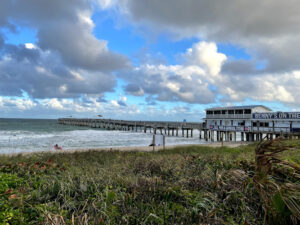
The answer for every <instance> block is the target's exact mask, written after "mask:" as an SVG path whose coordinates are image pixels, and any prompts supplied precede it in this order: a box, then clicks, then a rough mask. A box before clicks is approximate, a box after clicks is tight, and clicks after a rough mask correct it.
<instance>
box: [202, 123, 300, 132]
mask: <svg viewBox="0 0 300 225" xmlns="http://www.w3.org/2000/svg"><path fill="white" fill-rule="evenodd" d="M208 128H209V129H210V130H216V131H240V132H264V133H267V132H270V133H280V132H283V133H291V132H299V131H300V129H299V131H297V129H293V130H292V131H291V129H290V127H274V128H273V127H251V126H218V125H210V126H209V127H208Z"/></svg>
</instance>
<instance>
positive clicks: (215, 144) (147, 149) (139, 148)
mask: <svg viewBox="0 0 300 225" xmlns="http://www.w3.org/2000/svg"><path fill="white" fill-rule="evenodd" d="M248 144H249V143H248V142H224V143H223V146H224V147H230V148H236V147H239V146H241V145H248ZM187 146H208V147H222V143H221V142H209V143H205V144H186V145H169V146H166V147H165V149H173V148H177V147H187ZM163 149H164V148H163V147H162V146H155V148H154V149H153V147H150V146H127V147H104V148H86V149H63V150H54V149H53V150H50V151H49V150H46V151H35V152H22V153H12V154H0V155H5V156H14V155H20V154H21V155H30V154H34V153H53V154H57V153H75V152H88V151H122V152H132V151H137V152H152V151H153V150H154V151H159V150H163Z"/></svg>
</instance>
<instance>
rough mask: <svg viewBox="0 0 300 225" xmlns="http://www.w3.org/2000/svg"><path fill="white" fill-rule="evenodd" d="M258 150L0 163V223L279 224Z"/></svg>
mask: <svg viewBox="0 0 300 225" xmlns="http://www.w3.org/2000/svg"><path fill="white" fill-rule="evenodd" d="M290 144H291V145H293V146H294V147H295V148H296V149H297V148H298V149H300V142H299V141H290ZM256 145H257V144H250V145H245V146H240V147H237V148H229V147H214V148H213V147H208V146H188V147H175V148H173V149H167V150H162V151H158V152H139V151H132V152H122V151H92V150H91V151H86V152H75V153H65V152H62V153H57V154H53V153H36V154H28V155H21V154H20V155H14V156H0V224H263V222H264V220H265V223H266V224H274V218H272V217H271V216H268V215H267V218H266V213H265V211H264V210H263V201H262V200H261V198H260V195H259V193H258V192H257V190H256V189H255V187H254V184H253V180H252V177H253V176H254V173H255V163H254V160H255V148H256ZM133 150H134V149H133ZM282 154H283V155H282V157H284V159H285V160H287V161H289V162H294V163H296V164H297V163H298V164H299V160H300V152H299V150H295V151H292V152H288V153H282ZM277 222H280V223H281V224H288V223H289V222H290V221H288V220H282V221H277Z"/></svg>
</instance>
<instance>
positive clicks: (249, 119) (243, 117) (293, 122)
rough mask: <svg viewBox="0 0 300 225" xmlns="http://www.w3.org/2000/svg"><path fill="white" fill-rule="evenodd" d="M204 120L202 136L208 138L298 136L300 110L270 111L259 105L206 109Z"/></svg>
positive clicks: (232, 138) (252, 139)
mask: <svg viewBox="0 0 300 225" xmlns="http://www.w3.org/2000/svg"><path fill="white" fill-rule="evenodd" d="M204 121H205V123H204V127H205V128H206V130H205V131H204V138H205V139H206V140H211V141H214V140H216V141H222V140H223V141H236V140H237V135H238V136H239V137H240V140H241V141H259V140H261V139H262V138H263V137H267V138H268V139H272V138H274V137H277V136H280V135H282V136H296V137H299V135H300V112H273V111H272V110H271V109H270V108H268V107H265V106H263V105H250V106H232V107H216V108H209V109H206V117H205V118H204Z"/></svg>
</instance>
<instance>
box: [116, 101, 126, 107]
mask: <svg viewBox="0 0 300 225" xmlns="http://www.w3.org/2000/svg"><path fill="white" fill-rule="evenodd" d="M118 104H119V105H120V106H127V104H126V103H125V102H124V101H122V100H119V101H118Z"/></svg>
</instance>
